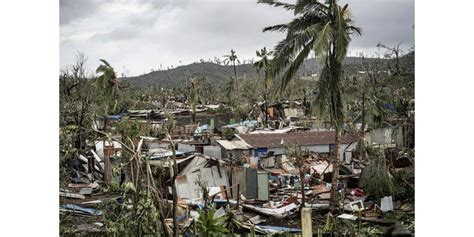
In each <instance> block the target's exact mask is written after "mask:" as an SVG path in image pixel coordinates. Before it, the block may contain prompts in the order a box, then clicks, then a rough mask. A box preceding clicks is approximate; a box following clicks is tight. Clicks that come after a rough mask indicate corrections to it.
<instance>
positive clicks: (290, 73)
mask: <svg viewBox="0 0 474 237" xmlns="http://www.w3.org/2000/svg"><path fill="white" fill-rule="evenodd" d="M313 43H314V40H311V41H310V42H308V43H307V44H306V45H305V46H304V47H303V49H302V50H301V51H300V52H299V53H298V56H296V58H295V59H294V60H293V61H292V62H291V64H290V66H289V67H288V68H287V69H286V70H285V73H284V74H283V76H282V78H281V84H280V93H281V92H283V90H284V89H286V86H287V85H288V83H289V82H290V81H291V80H292V79H293V77H294V76H295V75H296V73H297V72H298V69H299V68H300V66H301V65H302V64H303V62H304V60H305V59H306V58H307V57H308V55H309V53H310V52H311V49H312V45H313Z"/></svg>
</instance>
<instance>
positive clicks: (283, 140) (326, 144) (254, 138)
mask: <svg viewBox="0 0 474 237" xmlns="http://www.w3.org/2000/svg"><path fill="white" fill-rule="evenodd" d="M236 136H237V137H238V138H239V139H241V140H242V141H244V142H245V143H247V144H249V145H250V146H251V147H252V149H251V154H252V155H253V156H255V157H265V156H267V154H270V153H273V155H275V156H277V157H278V156H281V155H283V154H284V153H285V147H286V146H287V145H290V144H299V145H300V146H302V147H303V148H305V149H307V150H308V151H310V152H314V153H316V154H323V155H324V154H327V155H329V154H330V153H331V152H332V150H333V149H334V146H335V138H336V132H334V131H307V132H293V133H275V134H264V133H263V134H239V135H236ZM358 140H359V137H358V136H357V135H355V134H343V135H342V136H341V147H340V151H339V155H340V159H341V161H343V162H350V161H351V158H352V152H353V151H354V150H355V149H356V147H357V141H358Z"/></svg>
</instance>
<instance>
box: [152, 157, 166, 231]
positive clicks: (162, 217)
mask: <svg viewBox="0 0 474 237" xmlns="http://www.w3.org/2000/svg"><path fill="white" fill-rule="evenodd" d="M146 169H147V173H148V175H149V179H150V181H151V184H152V186H153V189H152V190H153V193H154V196H155V203H156V206H157V207H158V212H159V214H160V221H161V225H162V226H163V233H164V236H166V237H168V236H170V233H169V232H168V227H167V226H166V221H165V214H164V211H163V206H162V204H161V202H162V201H163V197H162V196H161V195H160V192H159V191H158V187H157V186H156V185H155V180H154V179H153V175H152V174H153V173H152V172H151V168H150V163H149V162H148V161H146Z"/></svg>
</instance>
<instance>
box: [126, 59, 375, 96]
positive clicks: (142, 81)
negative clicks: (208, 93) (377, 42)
mask: <svg viewBox="0 0 474 237" xmlns="http://www.w3.org/2000/svg"><path fill="white" fill-rule="evenodd" d="M363 60H366V61H371V60H373V59H372V58H366V59H362V58H358V57H347V58H346V60H345V64H354V63H356V64H358V63H362V61H363ZM236 67H237V74H238V77H239V78H242V77H245V78H253V77H254V76H256V75H255V70H254V69H253V67H252V64H240V65H237V66H236ZM319 70H320V66H319V60H316V59H314V58H310V59H307V60H305V62H304V63H303V65H302V66H301V67H300V69H299V70H298V75H300V76H303V77H307V76H311V75H312V74H317V73H318V72H319ZM232 74H233V69H232V65H219V64H216V63H211V62H201V63H192V64H189V65H184V66H179V67H177V68H173V69H168V70H161V71H154V72H150V73H147V74H144V75H141V76H135V77H128V78H121V80H125V81H127V82H129V83H130V85H131V86H132V87H139V88H145V87H151V86H156V87H158V88H159V87H163V88H168V89H169V88H175V87H181V86H182V85H183V84H187V83H186V81H190V80H191V79H192V78H201V77H203V76H204V77H206V78H207V79H208V80H209V82H210V83H212V84H215V85H216V86H224V85H225V84H226V83H228V82H229V81H230V75H232Z"/></svg>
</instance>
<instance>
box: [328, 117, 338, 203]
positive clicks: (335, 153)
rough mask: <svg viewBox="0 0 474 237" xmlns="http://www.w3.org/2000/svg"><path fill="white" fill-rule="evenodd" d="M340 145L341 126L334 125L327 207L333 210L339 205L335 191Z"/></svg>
mask: <svg viewBox="0 0 474 237" xmlns="http://www.w3.org/2000/svg"><path fill="white" fill-rule="evenodd" d="M340 146H341V128H340V127H339V126H337V125H336V144H335V146H334V150H333V153H332V155H333V157H332V170H333V171H332V187H331V198H330V204H329V209H330V210H331V211H334V210H335V209H336V208H337V207H339V198H338V193H337V186H338V179H339V162H340V160H339V147H340Z"/></svg>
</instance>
